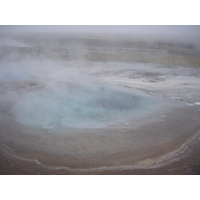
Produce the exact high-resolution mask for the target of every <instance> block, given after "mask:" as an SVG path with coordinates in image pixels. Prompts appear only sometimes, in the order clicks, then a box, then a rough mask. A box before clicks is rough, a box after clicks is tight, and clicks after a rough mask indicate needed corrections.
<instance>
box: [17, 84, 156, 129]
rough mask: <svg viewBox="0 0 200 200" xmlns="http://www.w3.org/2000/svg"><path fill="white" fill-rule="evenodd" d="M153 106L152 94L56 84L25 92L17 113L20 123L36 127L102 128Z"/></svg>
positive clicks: (95, 86)
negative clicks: (150, 95)
mask: <svg viewBox="0 0 200 200" xmlns="http://www.w3.org/2000/svg"><path fill="white" fill-rule="evenodd" d="M152 104H153V101H152V100H151V98H150V97H149V96H148V95H144V94H141V92H138V91H136V90H134V91H132V90H130V89H125V88H123V87H114V86H106V85H95V84H88V85H84V86H81V85H69V84H68V85H66V84H65V85H64V84H55V85H53V86H49V87H44V88H42V89H38V90H34V91H30V92H28V91H27V92H26V93H24V94H23V95H22V96H21V100H20V101H19V102H18V103H17V104H16V106H15V108H14V113H15V116H16V118H17V121H18V122H19V123H21V124H23V125H24V126H29V127H33V128H34V127H39V128H44V129H59V128H60V129H62V128H91V127H92V128H101V127H105V126H107V125H108V124H109V123H114V122H119V121H121V120H122V121H123V120H125V119H126V118H128V117H133V116H137V115H139V114H140V113H142V112H143V111H144V109H145V108H148V107H149V106H151V105H152Z"/></svg>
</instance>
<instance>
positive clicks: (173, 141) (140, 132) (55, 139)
mask: <svg viewBox="0 0 200 200" xmlns="http://www.w3.org/2000/svg"><path fill="white" fill-rule="evenodd" d="M74 40H75V39H71V40H70V41H72V42H71V44H70V45H71V46H73V45H74V43H75V42H76V40H75V41H74ZM80 40H81V41H82V42H81V43H79V41H80ZM24 41H29V40H28V39H27V38H25V39H24ZM30 41H32V40H30ZM36 41H37V40H36ZM36 41H34V42H33V43H34V44H36ZM77 41H78V45H77V46H76V47H77V49H78V47H80V46H81V45H83V43H84V42H85V43H87V45H86V47H87V48H86V47H84V48H83V46H81V48H82V51H80V50H79V51H78V53H77V51H76V50H77V49H75V50H74V49H70V48H69V47H68V48H67V49H68V51H67V55H65V57H63V56H64V55H63V54H64V53H63V51H61V50H62V48H64V47H62V48H61V44H62V43H59V45H60V46H59V45H58V46H59V47H57V46H56V47H51V48H53V50H52V49H51V50H50V47H49V49H48V48H47V50H45V51H42V50H41V48H42V47H38V46H37V47H34V48H36V49H34V48H33V47H32V48H31V49H26V50H27V51H31V52H29V54H28V55H32V60H31V61H32V62H33V61H34V62H35V65H39V64H40V65H41V64H42V65H44V66H46V64H45V63H54V66H55V65H59V66H62V67H60V68H59V70H52V68H47V69H45V70H44V71H42V70H39V71H38V70H35V71H31V72H30V71H29V72H30V73H29V74H31V75H32V76H33V77H34V79H33V80H31V81H30V80H28V81H13V80H11V81H6V82H5V81H2V82H1V83H0V94H1V103H0V113H1V117H0V125H1V126H0V133H1V135H0V138H1V142H0V173H1V174H199V173H200V166H199V165H200V157H199V152H200V146H199V144H200V123H199V122H200V93H199V86H200V65H199V60H198V59H199V58H198V52H199V51H198V50H196V49H193V48H191V46H187V45H185V46H184V45H177V44H176V45H172V44H173V43H172V44H171V45H169V43H166V42H165V43H164V42H163V43H152V42H149V43H145V42H144V41H143V42H138V41H135V40H131V42H133V44H134V45H132V46H131V45H130V43H131V42H130V40H129V41H124V40H123V39H121V40H120V41H118V43H117V42H116V41H115V40H114V41H113V40H105V39H101V40H100V41H99V40H96V39H88V38H78V39H77ZM107 41H109V42H110V43H109V42H107ZM134 41H135V43H134ZM30 43H31V42H30ZM30 43H29V45H30ZM27 44H28V43H27ZM56 44H58V43H56ZM62 45H63V44H62ZM16 48H18V49H16ZM24 48H28V47H20V48H19V47H1V52H3V53H4V56H5V55H7V56H5V59H4V61H2V62H1V66H3V65H4V63H5V62H8V61H9V62H10V59H14V60H15V59H17V62H19V61H18V59H19V51H21V52H20V55H21V54H22V55H26V54H27V51H25V49H24ZM32 51H35V52H38V51H40V52H41V54H42V56H43V57H42V61H41V60H36V61H35V57H34V56H38V55H35V54H34V53H33V52H32ZM11 52H12V58H11ZM16 52H17V54H16ZM64 52H65V54H66V48H64ZM3 53H1V56H3ZM47 53H51V54H52V57H54V58H53V61H52V60H50V59H49V58H48V59H47V58H46V56H47ZM41 54H40V56H41ZM55 58H56V59H55ZM58 58H59V59H60V60H59V61H58ZM28 61H29V60H28ZM28 61H27V60H24V61H23V62H21V61H20V62H21V65H22V66H23V65H26V64H27V63H28ZM20 62H19V63H20ZM44 68H45V67H44ZM23 69H24V68H23ZM47 72H48V73H47ZM80 75H81V76H80ZM35 77H36V79H37V80H36V79H35ZM69 82H70V83H74V82H79V83H80V82H82V83H83V82H84V83H88V82H89V83H92V84H104V85H108V86H110V85H115V86H120V87H121V86H122V87H125V88H129V89H130V90H134V89H137V90H139V91H142V92H144V94H147V95H148V96H150V97H152V98H156V99H157V98H158V99H159V101H158V102H159V103H158V105H156V106H157V107H156V106H155V107H156V108H149V113H148V114H145V115H144V116H140V117H133V118H130V119H127V121H123V123H114V124H107V125H108V126H107V127H103V128H100V129H97V128H88V129H85V128H84V129H83V128H82V129H78V130H70V131H66V132H65V133H61V134H55V132H48V133H47V131H46V130H45V131H44V130H40V129H37V128H36V129H32V128H30V129H29V128H26V127H24V126H23V124H19V123H18V122H17V121H16V119H15V117H13V115H12V108H13V105H15V103H16V102H17V101H18V99H17V98H18V97H17V98H16V99H12V98H11V97H13V96H12V95H13V94H17V95H18V96H20V95H23V93H24V92H25V93H26V91H34V90H41V89H42V88H43V87H44V86H46V85H48V84H51V83H56V84H60V83H62V84H65V83H66V84H68V83H69ZM9 95H10V96H9ZM6 97H9V101H5V99H6ZM14 97H15V96H14ZM10 99H12V100H10ZM36 132H37V134H36ZM40 132H41V133H42V134H38V133H40ZM43 133H44V134H43Z"/></svg>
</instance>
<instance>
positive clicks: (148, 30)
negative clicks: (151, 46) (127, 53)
mask: <svg viewBox="0 0 200 200" xmlns="http://www.w3.org/2000/svg"><path fill="white" fill-rule="evenodd" d="M0 32H78V33H80V32H85V33H130V34H158V35H160V34H161V35H188V36H189V35H191V36H193V35H195V36H198V35H200V26H191V25H189V26H158V25H157V26H138V25H133V26H132V25H122V26H110V25H107V26H105V25H101V26H100V25H98V26H92V25H88V26H83V25H82V26H79V25H75V26H72V25H69V26H67V25H66V26H59V25H56V26H43V25H40V26H33V25H32V26H24V25H23V26H22V25H21V26H10V25H9V26H0Z"/></svg>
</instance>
